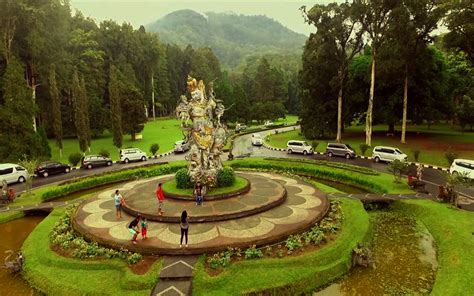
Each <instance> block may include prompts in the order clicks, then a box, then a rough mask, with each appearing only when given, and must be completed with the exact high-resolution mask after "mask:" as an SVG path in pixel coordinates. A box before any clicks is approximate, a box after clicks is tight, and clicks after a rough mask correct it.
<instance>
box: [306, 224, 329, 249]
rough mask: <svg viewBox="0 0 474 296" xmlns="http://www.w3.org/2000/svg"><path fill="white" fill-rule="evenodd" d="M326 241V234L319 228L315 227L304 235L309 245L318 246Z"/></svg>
mask: <svg viewBox="0 0 474 296" xmlns="http://www.w3.org/2000/svg"><path fill="white" fill-rule="evenodd" d="M325 239H326V237H325V236H324V232H323V231H322V230H321V228H319V227H318V226H314V227H313V228H311V230H309V231H308V232H306V233H305V234H304V241H305V243H306V244H307V245H309V244H311V243H312V244H315V245H318V244H320V243H321V242H323V241H324V240H325Z"/></svg>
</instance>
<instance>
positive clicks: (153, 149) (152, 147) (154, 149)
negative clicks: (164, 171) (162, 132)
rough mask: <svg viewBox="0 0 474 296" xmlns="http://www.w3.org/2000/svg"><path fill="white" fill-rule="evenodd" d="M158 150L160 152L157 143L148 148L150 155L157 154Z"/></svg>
mask: <svg viewBox="0 0 474 296" xmlns="http://www.w3.org/2000/svg"><path fill="white" fill-rule="evenodd" d="M158 150H160V145H159V144H158V143H154V144H151V146H150V152H151V154H153V155H156V152H158Z"/></svg>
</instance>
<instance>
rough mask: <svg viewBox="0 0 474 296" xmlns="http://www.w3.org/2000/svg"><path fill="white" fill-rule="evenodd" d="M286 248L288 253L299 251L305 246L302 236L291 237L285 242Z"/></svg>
mask: <svg viewBox="0 0 474 296" xmlns="http://www.w3.org/2000/svg"><path fill="white" fill-rule="evenodd" d="M285 246H286V248H287V249H288V251H291V252H292V251H294V250H296V249H299V248H301V247H302V246H303V240H302V237H301V235H298V234H297V235H290V236H289V237H288V238H287V239H286V242H285Z"/></svg>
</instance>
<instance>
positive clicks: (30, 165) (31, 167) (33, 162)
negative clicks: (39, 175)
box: [19, 155, 39, 193]
mask: <svg viewBox="0 0 474 296" xmlns="http://www.w3.org/2000/svg"><path fill="white" fill-rule="evenodd" d="M19 164H20V165H21V166H22V167H24V168H25V169H26V171H27V172H28V175H29V177H27V178H26V180H25V185H26V192H27V193H30V191H31V187H32V186H33V176H34V175H35V169H36V168H37V167H38V165H39V161H38V160H37V159H28V157H27V156H26V155H25V156H24V158H23V159H22V160H20V162H19Z"/></svg>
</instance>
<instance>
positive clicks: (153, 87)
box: [151, 72, 156, 121]
mask: <svg viewBox="0 0 474 296" xmlns="http://www.w3.org/2000/svg"><path fill="white" fill-rule="evenodd" d="M151 104H152V108H153V109H152V110H153V111H152V112H153V121H155V116H156V113H155V85H154V82H153V72H152V73H151Z"/></svg>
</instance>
